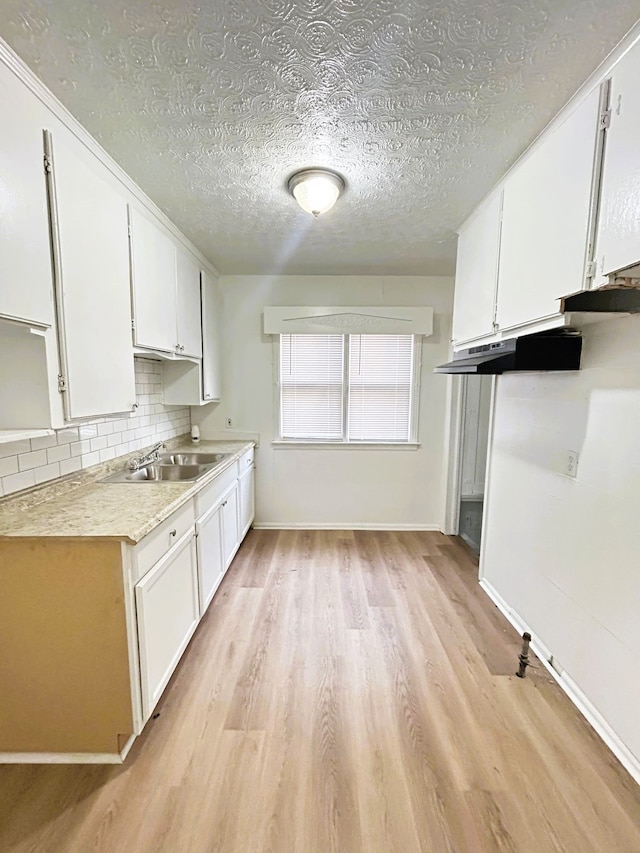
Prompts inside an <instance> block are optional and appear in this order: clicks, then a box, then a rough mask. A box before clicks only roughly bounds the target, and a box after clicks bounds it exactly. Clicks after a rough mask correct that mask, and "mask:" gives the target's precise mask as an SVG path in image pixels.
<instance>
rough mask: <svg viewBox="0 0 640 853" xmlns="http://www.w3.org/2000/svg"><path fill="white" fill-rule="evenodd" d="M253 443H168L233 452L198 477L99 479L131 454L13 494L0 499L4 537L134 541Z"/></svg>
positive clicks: (190, 448)
mask: <svg viewBox="0 0 640 853" xmlns="http://www.w3.org/2000/svg"><path fill="white" fill-rule="evenodd" d="M253 444H254V443H253V442H252V441H201V442H200V443H199V445H198V446H197V447H195V446H194V445H193V444H191V443H190V442H189V441H188V440H186V441H185V440H183V441H180V442H178V443H174V442H170V443H168V445H170V446H171V449H175V450H180V449H184V450H186V451H187V450H188V451H194V450H199V451H201V452H206V453H230V454H231V456H230V457H229V459H227V460H225V462H224V463H223V464H222V465H220V466H218V467H217V468H214V469H212V470H211V471H210V472H208V473H207V474H206V475H205V476H204V477H202V478H201V479H200V480H198V481H197V482H188V483H172V482H162V483H147V482H144V483H101V482H98V480H99V479H101V478H102V477H105V476H107V475H108V474H110V473H112V472H114V471H117V470H120V469H122V468H123V467H125V464H126V460H127V459H128V456H123V457H120V458H119V459H115V460H112V461H111V462H109V463H105V465H100V466H95V467H94V468H91V469H88V470H87V471H84V472H79V473H78V474H76V475H75V476H74V475H70V477H67V478H65V479H64V480H60V481H55V482H53V483H49V484H46V485H44V486H42V487H40V488H39V489H35V490H33V491H32V492H29V493H27V494H24V495H16V496H15V497H9V498H7V499H6V500H4V501H3V502H2V503H1V504H0V539H3V538H7V537H10V538H13V537H20V538H27V539H33V538H38V539H40V538H43V537H49V538H51V537H54V538H63V539H65V538H77V537H87V538H98V539H120V540H123V541H126V542H130V543H132V544H135V543H136V542H139V541H140V540H141V539H142V538H143V537H144V536H146V535H147V533H149V532H150V531H151V530H153V528H154V527H156V526H157V525H158V524H160V522H162V521H164V519H165V518H168V517H169V516H170V515H171V513H172V512H174V511H175V510H176V509H178V507H180V506H182V504H184V503H186V502H187V501H188V500H189V499H190V498H192V497H193V496H194V495H195V494H196V493H197V492H198V491H199V490H200V489H201V488H202V487H203V486H205V485H206V484H207V483H210V482H212V481H213V480H214V479H215V478H216V477H217V476H218V475H219V474H221V473H222V472H223V471H224V470H225V469H226V468H228V467H229V466H230V465H232V464H233V462H234V461H235V460H236V459H238V458H239V457H240V456H241V455H242V454H243V453H244V452H245V451H247V450H249V449H250V448H251V447H253ZM130 455H135V454H130Z"/></svg>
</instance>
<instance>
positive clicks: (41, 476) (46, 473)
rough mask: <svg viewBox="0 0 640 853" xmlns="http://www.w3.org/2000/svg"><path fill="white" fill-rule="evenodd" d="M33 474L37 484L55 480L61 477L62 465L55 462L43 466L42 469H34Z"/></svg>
mask: <svg viewBox="0 0 640 853" xmlns="http://www.w3.org/2000/svg"><path fill="white" fill-rule="evenodd" d="M33 472H34V474H35V477H36V483H44V482H45V481H46V480H55V478H56V477H59V476H60V463H59V462H53V463H52V464H51V465H43V466H42V467H41V468H34V469H33Z"/></svg>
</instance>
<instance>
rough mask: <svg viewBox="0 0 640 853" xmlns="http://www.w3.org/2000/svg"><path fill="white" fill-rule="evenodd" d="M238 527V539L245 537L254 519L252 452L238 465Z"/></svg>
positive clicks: (253, 465)
mask: <svg viewBox="0 0 640 853" xmlns="http://www.w3.org/2000/svg"><path fill="white" fill-rule="evenodd" d="M238 466H239V471H240V473H239V476H238V525H239V528H240V534H239V539H240V541H242V540H243V539H244V537H245V536H246V535H247V532H248V530H249V528H250V527H251V523H252V522H253V519H254V517H255V464H254V461H253V450H249V451H247V453H245V454H244V455H243V456H242V457H241V458H240V461H239V463H238Z"/></svg>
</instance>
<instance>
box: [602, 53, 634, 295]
mask: <svg viewBox="0 0 640 853" xmlns="http://www.w3.org/2000/svg"><path fill="white" fill-rule="evenodd" d="M639 79H640V43H639V44H636V45H635V46H634V47H633V48H632V49H631V50H630V51H629V52H628V53H627V54H625V56H623V57H622V59H621V60H620V61H619V62H618V63H617V64H616V65H615V66H614V68H613V73H612V75H611V89H610V100H609V103H610V106H611V113H610V117H609V121H610V125H609V129H608V130H607V131H606V147H605V152H604V162H603V170H602V185H601V199H600V213H599V221H598V236H597V242H596V280H595V281H594V284H595V285H596V286H599V285H602V284H606V283H607V280H608V279H607V277H608V275H609V274H610V273H613V272H617V271H619V270H622V269H624V268H626V267H630V266H635V265H636V264H640V144H639V142H638V140H640V87H639V86H638V80H639ZM635 275H636V276H637V273H635Z"/></svg>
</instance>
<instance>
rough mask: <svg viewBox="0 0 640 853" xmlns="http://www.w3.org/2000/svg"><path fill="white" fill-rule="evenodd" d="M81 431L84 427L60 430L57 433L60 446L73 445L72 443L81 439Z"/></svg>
mask: <svg viewBox="0 0 640 853" xmlns="http://www.w3.org/2000/svg"><path fill="white" fill-rule="evenodd" d="M79 429H82V427H66V428H65V429H59V430H58V431H57V432H56V438H57V439H58V444H71V442H73V441H77V440H78V437H79Z"/></svg>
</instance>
